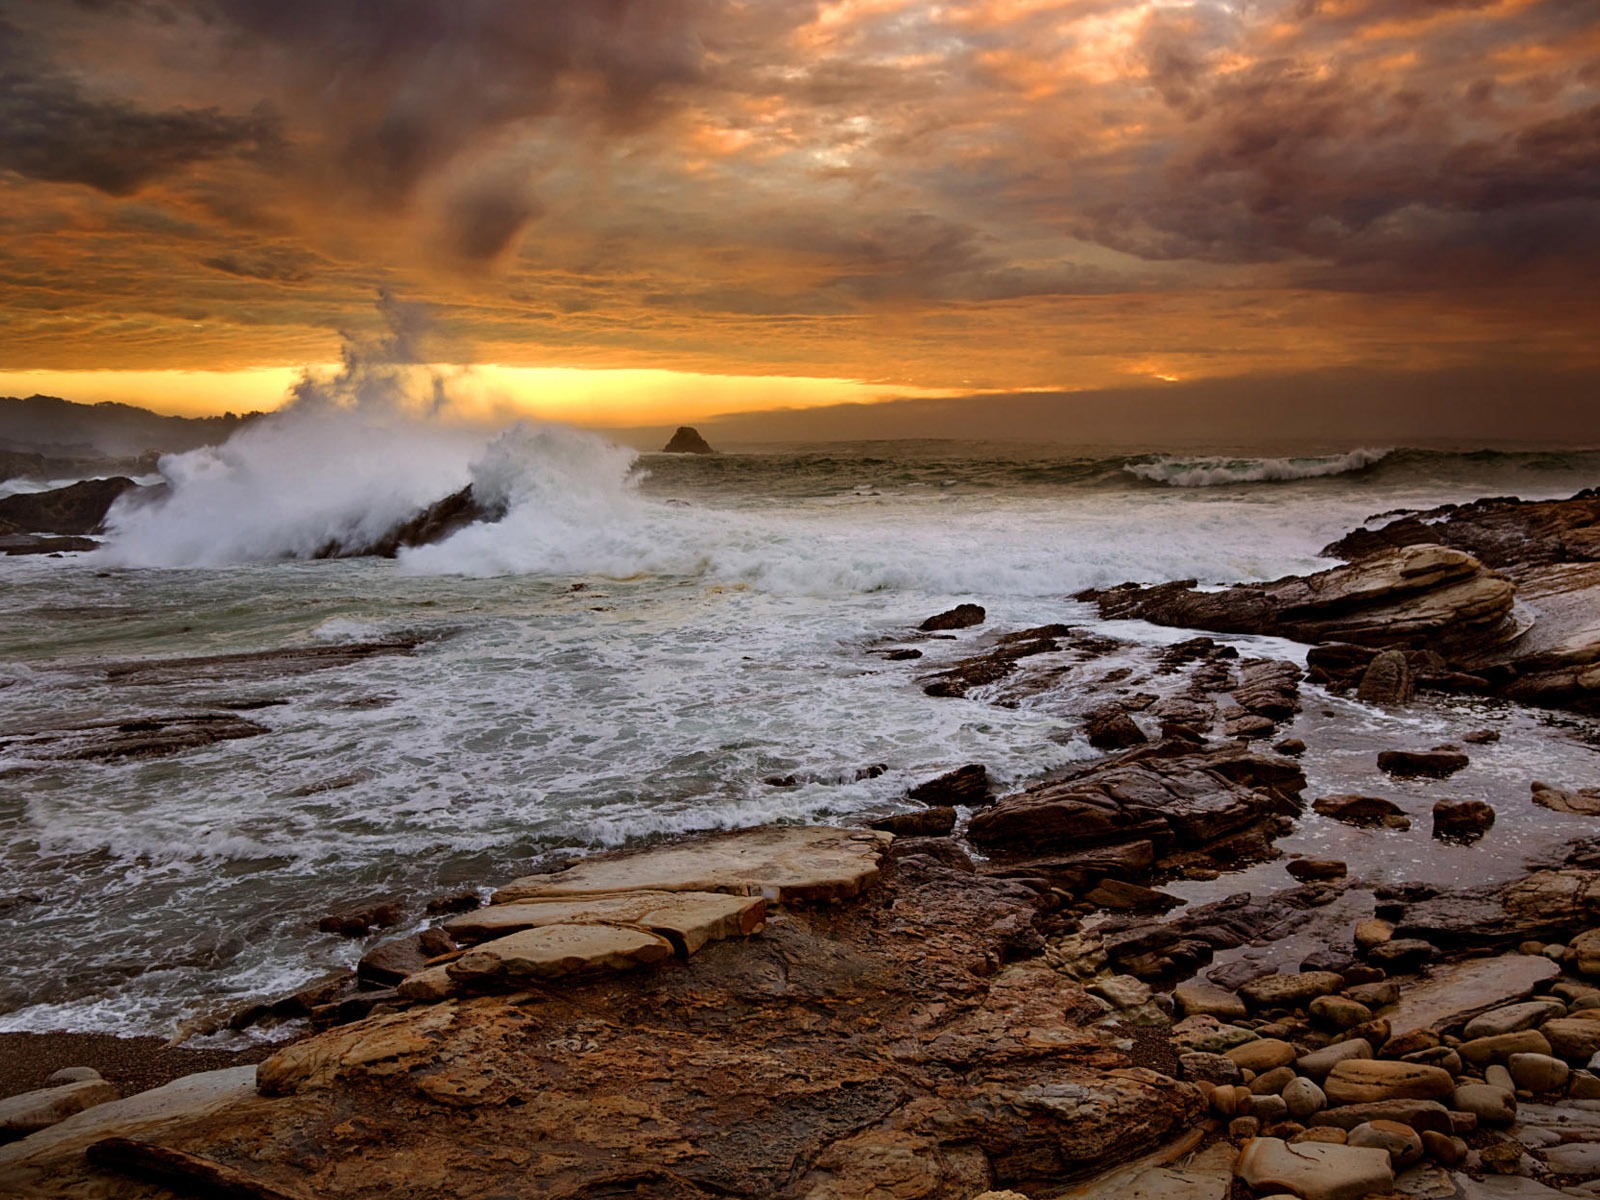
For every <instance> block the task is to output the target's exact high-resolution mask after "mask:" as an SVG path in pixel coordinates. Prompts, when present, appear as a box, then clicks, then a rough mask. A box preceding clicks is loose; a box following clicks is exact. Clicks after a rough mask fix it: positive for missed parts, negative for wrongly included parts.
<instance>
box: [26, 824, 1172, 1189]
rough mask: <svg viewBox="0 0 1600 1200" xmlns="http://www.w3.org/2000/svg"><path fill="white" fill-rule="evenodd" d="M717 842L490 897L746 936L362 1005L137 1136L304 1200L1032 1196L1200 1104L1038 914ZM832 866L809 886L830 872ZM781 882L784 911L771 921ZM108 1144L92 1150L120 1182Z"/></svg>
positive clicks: (912, 864)
mask: <svg viewBox="0 0 1600 1200" xmlns="http://www.w3.org/2000/svg"><path fill="white" fill-rule="evenodd" d="M789 832H790V833H791V834H793V833H794V831H793V830H790V831H789ZM833 832H834V833H835V834H840V833H851V834H853V836H855V837H861V836H863V835H862V834H861V832H860V831H833ZM807 836H808V837H813V835H809V834H808V835H807ZM865 836H866V837H868V838H870V839H871V840H870V841H869V842H854V843H850V844H851V845H853V846H855V847H857V848H858V850H859V848H860V847H864V846H876V847H877V853H876V857H880V858H881V855H882V851H883V849H884V846H885V843H884V841H883V840H882V839H880V838H877V837H876V836H875V835H870V834H868V835H865ZM740 841H741V839H739V838H737V837H736V838H733V839H732V840H731V843H730V842H729V839H726V838H711V839H706V840H703V841H700V842H695V843H685V844H680V845H676V846H670V847H665V848H660V849H656V850H651V851H646V852H643V853H640V854H637V855H633V856H628V857H631V858H632V860H633V861H632V863H631V865H629V864H628V860H627V858H625V857H623V856H614V857H609V858H607V859H605V860H602V861H600V862H592V863H591V864H588V865H587V866H585V864H579V866H578V867H575V868H572V869H571V870H570V871H568V872H558V873H554V874H552V875H548V876H544V877H540V878H539V879H538V880H537V881H535V882H528V881H524V882H523V883H522V884H521V885H519V887H518V888H517V889H516V891H517V893H519V894H518V895H517V896H516V902H517V904H518V905H521V904H524V903H526V902H527V900H528V898H529V896H528V893H529V890H530V889H541V890H542V889H548V888H551V887H554V888H558V889H561V890H562V891H563V892H564V893H565V894H566V895H567V896H573V895H581V896H587V897H589V898H590V900H594V899H598V896H597V895H596V893H597V892H605V893H606V894H609V895H611V896H613V897H614V896H615V895H616V894H617V893H616V891H615V890H614V889H615V888H616V887H619V886H633V885H635V884H637V883H638V882H639V881H641V880H650V881H653V882H655V883H656V884H661V883H663V882H664V881H667V880H669V879H670V880H676V881H678V882H680V883H682V884H683V885H684V886H688V885H689V884H690V883H693V884H694V885H695V888H696V890H700V889H701V888H702V887H703V886H704V885H706V884H707V883H708V882H720V883H721V884H722V885H723V886H724V888H725V889H726V891H724V892H723V893H722V894H724V895H735V894H738V895H750V896H771V897H775V898H778V899H776V900H775V901H774V902H775V903H777V904H778V907H776V908H771V909H769V911H768V914H767V924H766V926H765V929H764V930H763V931H762V932H761V933H759V934H758V935H756V936H754V937H750V938H741V939H731V940H724V941H719V942H713V943H710V944H707V945H705V946H704V947H703V948H702V949H701V950H700V951H699V953H697V954H695V955H694V956H693V957H691V958H688V959H684V958H681V957H678V956H676V955H668V956H667V957H665V958H663V959H662V960H661V961H660V962H659V963H656V964H654V965H652V966H649V967H647V968H645V969H643V970H634V971H630V972H629V973H627V974H625V975H598V976H589V977H584V976H577V977H569V978H566V979H563V980H560V981H559V982H558V983H556V984H553V985H552V984H550V983H538V982H531V981H520V982H518V984H517V985H516V986H517V987H518V988H519V989H520V990H518V991H516V992H514V993H513V994H511V995H484V996H474V997H466V998H459V997H458V998H450V999H446V1000H443V1001H441V1002H438V1003H431V1004H420V1005H416V1006H413V1007H411V1008H408V1009H405V1010H403V1011H391V1012H387V1013H381V1012H380V1013H377V1014H374V1015H373V1016H372V1017H369V1018H367V1019H365V1020H363V1021H360V1022H357V1023H355V1024H351V1025H347V1026H344V1027H341V1028H339V1029H335V1030H332V1031H329V1032H327V1033H324V1034H321V1035H318V1036H316V1037H313V1038H310V1039H307V1040H305V1041H302V1042H298V1043H295V1044H294V1045H292V1046H290V1047H288V1048H286V1049H285V1050H283V1051H280V1052H279V1053H278V1054H277V1055H276V1056H274V1057H273V1058H271V1059H269V1060H267V1061H266V1062H265V1063H263V1064H261V1067H260V1069H259V1076H258V1079H259V1092H260V1095H259V1096H256V1097H241V1098H239V1099H238V1100H237V1101H236V1102H235V1103H234V1104H233V1105H232V1106H230V1107H228V1108H224V1109H222V1110H221V1111H208V1112H206V1113H205V1115H203V1116H201V1117H198V1118H197V1119H194V1120H192V1121H189V1122H186V1123H185V1122H177V1123H168V1124H165V1125H163V1126H162V1127H161V1128H159V1129H158V1130H155V1131H151V1132H148V1133H146V1134H144V1135H142V1138H143V1140H144V1142H145V1143H146V1144H147V1145H149V1146H153V1147H155V1148H156V1151H158V1152H159V1153H156V1154H155V1157H157V1158H162V1159H163V1161H167V1162H170V1163H174V1164H179V1165H180V1166H181V1167H184V1169H189V1168H194V1169H197V1170H201V1171H203V1172H207V1173H210V1172H216V1171H220V1173H221V1174H220V1175H219V1176H215V1177H220V1178H226V1179H230V1180H233V1181H235V1183H236V1184H237V1183H239V1182H240V1181H243V1182H244V1183H247V1184H248V1185H249V1186H255V1187H260V1188H262V1189H266V1190H271V1189H276V1190H277V1192H278V1193H280V1194H287V1195H296V1196H301V1195H307V1196H309V1195H315V1196H318V1197H320V1198H323V1200H342V1198H345V1197H356V1196H370V1195H375V1194H379V1193H382V1194H391V1195H422V1194H430V1195H441V1194H448V1195H450V1196H451V1197H453V1198H459V1200H476V1198H480V1197H481V1198H485V1200H487V1198H488V1197H491V1196H527V1197H534V1196H562V1197H570V1198H573V1200H599V1198H600V1197H604V1196H617V1195H622V1194H627V1195H633V1196H647V1197H658V1198H662V1200H666V1198H672V1200H710V1198H711V1197H719V1198H727V1197H749V1198H752V1200H753V1198H755V1197H776V1198H793V1200H800V1198H802V1197H804V1198H807V1200H846V1198H847V1197H860V1196H868V1195H905V1196H918V1197H925V1198H927V1200H969V1198H970V1197H972V1196H975V1195H978V1194H980V1193H982V1192H984V1191H985V1190H988V1189H991V1188H996V1189H1003V1188H1015V1189H1017V1190H1019V1191H1020V1192H1022V1193H1023V1194H1025V1195H1026V1194H1036V1193H1037V1190H1038V1188H1040V1187H1044V1186H1049V1187H1055V1188H1059V1185H1060V1184H1061V1182H1062V1181H1066V1180H1071V1179H1073V1178H1077V1177H1081V1176H1084V1175H1087V1174H1090V1173H1092V1172H1094V1171H1096V1170H1097V1169H1102V1168H1104V1167H1107V1166H1110V1165H1116V1164H1121V1163H1123V1162H1125V1161H1127V1160H1128V1159H1129V1158H1130V1157H1131V1156H1133V1155H1137V1154H1138V1153H1139V1152H1141V1151H1142V1150H1145V1149H1148V1148H1150V1147H1152V1146H1155V1145H1156V1144H1158V1143H1161V1142H1163V1141H1166V1140H1168V1139H1172V1138H1176V1137H1178V1136H1179V1135H1181V1134H1183V1133H1185V1132H1186V1131H1187V1130H1188V1129H1189V1128H1190V1127H1191V1126H1192V1125H1193V1124H1194V1123H1195V1122H1196V1121H1197V1120H1198V1118H1199V1116H1200V1110H1201V1097H1200V1093H1199V1091H1198V1090H1197V1089H1196V1088H1195V1087H1194V1086H1193V1085H1190V1084H1186V1083H1180V1082H1177V1081H1176V1080H1174V1079H1172V1078H1170V1077H1168V1076H1165V1075H1161V1074H1157V1073H1156V1072H1154V1071H1150V1070H1147V1069H1143V1068H1140V1067H1137V1066H1134V1065H1133V1063H1132V1062H1131V1060H1130V1059H1129V1058H1128V1057H1127V1055H1126V1053H1125V1052H1124V1051H1123V1050H1119V1049H1117V1048H1116V1047H1114V1046H1112V1045H1110V1044H1109V1042H1108V1041H1107V1040H1105V1039H1103V1038H1102V1037H1101V1036H1098V1035H1096V1034H1094V1033H1093V1032H1090V1031H1088V1030H1087V1029H1086V1028H1085V1026H1086V1024H1087V1023H1088V1022H1090V1021H1092V1020H1094V1019H1096V1018H1097V1017H1098V1016H1099V1014H1100V1013H1101V1012H1102V1011H1103V1010H1104V1003H1103V1002H1101V1001H1098V1000H1094V999H1091V998H1090V997H1089V996H1088V995H1087V994H1086V993H1085V992H1083V990H1082V989H1081V988H1080V987H1079V986H1078V985H1076V984H1074V983H1072V982H1071V981H1069V980H1066V979H1064V978H1063V977H1062V976H1061V975H1060V974H1058V973H1057V972H1056V971H1053V970H1051V969H1050V968H1049V967H1048V966H1047V965H1045V964H1044V963H1043V962H1042V961H1041V960H1040V959H1039V958H1038V957H1037V955H1038V953H1039V950H1040V949H1041V948H1042V945H1043V941H1042V938H1041V937H1040V935H1039V934H1038V932H1037V930H1036V928H1035V926H1036V924H1037V923H1038V922H1039V921H1040V920H1041V918H1042V917H1043V915H1044V913H1045V912H1046V910H1047V909H1048V907H1049V905H1050V900H1049V897H1048V895H1041V894H1040V893H1039V892H1038V891H1036V890H1035V889H1033V888H1030V887H1026V886H1023V885H1021V884H1018V883H1015V882H1012V881H1009V880H1004V879H997V878H991V877H987V876H984V875H981V874H975V873H974V872H973V871H972V869H971V865H970V864H966V865H964V866H963V865H961V864H960V863H959V862H952V863H948V864H947V863H943V862H939V861H935V860H934V859H933V858H930V857H928V856H926V855H923V854H919V853H916V852H914V851H915V849H916V846H915V844H914V843H912V844H908V847H909V848H908V849H904V850H902V849H900V848H898V847H897V848H896V850H895V852H894V853H893V854H892V855H891V856H890V858H889V859H888V860H886V861H882V862H879V863H878V864H877V867H876V868H875V870H874V872H873V874H874V875H879V876H881V877H879V878H877V879H876V880H875V881H874V880H873V879H870V878H865V877H861V876H857V877H856V881H857V883H858V884H859V887H861V888H866V889H868V894H867V895H865V896H864V897H862V898H857V899H852V900H850V901H848V902H843V901H841V902H836V903H833V904H831V905H826V906H820V907H819V906H817V901H818V900H819V899H820V898H821V897H822V896H823V895H828V896H841V895H848V894H849V891H850V889H849V888H845V889H844V890H843V891H841V890H840V885H839V884H838V883H836V882H831V883H824V882H818V883H817V884H816V885H815V886H812V885H805V886H802V885H801V884H800V883H799V882H798V881H797V874H796V869H797V868H798V865H799V862H800V856H799V855H798V853H797V854H795V855H790V856H787V857H786V858H782V860H781V862H780V856H777V855H775V854H773V853H771V850H772V847H770V846H769V847H766V848H765V849H758V848H756V847H755V846H753V845H747V846H745V847H744V849H745V850H748V851H749V853H742V852H735V851H732V850H730V849H729V845H730V844H731V845H732V846H735V847H736V846H738V845H739V843H740ZM724 843H728V844H724ZM814 844H816V845H818V846H820V847H824V848H826V847H827V846H829V845H830V844H831V845H834V847H835V850H837V851H839V852H841V853H842V852H843V850H844V845H843V844H841V843H830V841H829V840H828V838H826V837H824V836H823V835H820V834H818V835H814ZM701 851H704V852H706V853H707V854H708V855H709V857H708V858H707V859H706V861H705V862H704V863H701V864H700V865H698V866H697V865H695V860H696V856H697V854H698V852H701ZM663 854H665V855H666V857H665V858H663V857H661V856H662V855H663ZM831 854H832V852H830V855H831ZM758 859H764V860H770V865H772V866H774V867H776V868H777V871H776V873H771V872H768V871H766V870H764V869H763V868H762V867H760V866H759V865H758V863H757V860H758ZM839 866H840V860H839V859H838V858H837V857H829V858H828V859H827V861H825V862H823V863H822V864H821V868H820V871H819V872H814V874H817V875H818V878H819V881H820V880H836V879H837V878H838V877H839V876H840V875H841V872H840V870H839ZM563 877H564V878H563ZM791 889H792V890H793V892H794V894H796V895H798V896H800V897H801V898H803V899H807V900H808V901H809V903H808V904H807V905H804V906H800V907H795V906H791V905H787V904H784V903H783V899H782V898H785V897H787V896H788V895H790V893H791ZM676 894H677V895H679V896H682V895H684V893H683V892H681V891H678V892H676ZM590 900H586V901H585V902H586V903H587V902H590ZM563 902H565V901H563ZM509 906H510V905H509V904H508V905H506V906H504V907H509ZM497 907H501V906H497ZM543 928H551V927H549V926H546V927H543ZM555 928H562V927H560V926H557V927H555ZM514 936H521V935H514ZM485 944H486V945H490V944H493V943H492V942H491V943H485ZM468 953H469V954H470V953H472V952H471V951H469V952H468ZM459 961H460V962H462V963H465V962H466V957H465V956H463V957H462V958H461V959H460V960H459ZM121 1149H126V1148H125V1147H121V1148H119V1147H118V1146H108V1147H106V1148H105V1153H104V1154H101V1153H100V1152H98V1151H97V1152H95V1156H96V1159H97V1161H100V1162H102V1163H104V1164H106V1165H111V1166H115V1165H117V1164H119V1163H120V1164H125V1165H126V1168H127V1169H136V1163H135V1160H136V1159H138V1158H139V1156H137V1155H136V1156H133V1158H127V1157H122V1156H120V1150H121ZM113 1151H116V1153H113ZM145 1157H146V1158H148V1157H149V1154H146V1155H145ZM185 1165H186V1166H185ZM91 1172H92V1169H91V1168H90V1167H88V1166H87V1165H86V1164H85V1162H84V1160H83V1159H82V1157H81V1153H80V1154H79V1155H78V1156H77V1157H72V1156H66V1155H56V1156H53V1157H45V1158H40V1157H29V1156H18V1157H16V1158H13V1159H12V1160H11V1161H10V1162H9V1163H7V1164H6V1165H5V1166H0V1190H4V1189H6V1188H8V1187H9V1188H12V1189H15V1190H18V1191H22V1192H23V1193H24V1194H32V1193H31V1192H30V1191H29V1189H34V1190H43V1189H45V1188H51V1189H56V1190H58V1191H60V1190H67V1191H70V1190H72V1189H75V1188H82V1187H84V1186H92V1185H90V1184H89V1183H88V1181H89V1180H90V1179H91V1178H94V1176H92V1173H91ZM98 1178H99V1179H101V1180H103V1179H104V1177H103V1176H101V1177H98ZM196 1178H198V1176H196ZM128 1186H129V1190H128V1191H127V1192H126V1194H127V1195H146V1194H153V1193H147V1192H145V1191H143V1190H138V1189H135V1188H134V1187H133V1186H132V1185H128ZM266 1190H264V1191H263V1192H262V1194H267V1191H266Z"/></svg>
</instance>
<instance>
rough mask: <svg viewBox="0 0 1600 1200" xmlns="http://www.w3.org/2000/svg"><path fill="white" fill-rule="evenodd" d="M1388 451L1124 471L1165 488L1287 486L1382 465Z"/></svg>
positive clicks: (1159, 463)
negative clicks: (1247, 485) (1303, 480)
mask: <svg viewBox="0 0 1600 1200" xmlns="http://www.w3.org/2000/svg"><path fill="white" fill-rule="evenodd" d="M1391 453H1393V451H1391V450H1352V451H1350V452H1349V453H1348V454H1326V455H1316V456H1309V457H1303V458H1228V457H1223V456H1220V455H1207V456H1203V457H1192V458H1191V457H1179V456H1176V455H1161V456H1159V457H1157V458H1155V459H1152V460H1150V461H1148V462H1133V463H1129V464H1128V465H1127V466H1126V467H1124V470H1126V471H1127V472H1128V474H1130V475H1133V476H1136V477H1137V478H1139V479H1148V480H1150V481H1151V482H1152V483H1164V484H1166V485H1167V486H1168V487H1181V488H1202V487H1227V486H1231V485H1236V484H1245V483H1288V482H1291V481H1294V480H1299V479H1326V478H1328V477H1329V476H1333V475H1346V474H1350V473H1352V472H1356V471H1365V470H1366V469H1367V468H1368V467H1372V466H1375V465H1376V464H1378V463H1381V462H1382V461H1383V460H1384V459H1386V458H1387V457H1389V455H1390V454H1391Z"/></svg>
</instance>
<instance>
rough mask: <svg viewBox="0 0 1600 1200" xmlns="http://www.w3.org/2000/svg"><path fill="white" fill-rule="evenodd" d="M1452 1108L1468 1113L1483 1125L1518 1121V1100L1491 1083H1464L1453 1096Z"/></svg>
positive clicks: (1451, 1099) (1510, 1093) (1451, 1098)
mask: <svg viewBox="0 0 1600 1200" xmlns="http://www.w3.org/2000/svg"><path fill="white" fill-rule="evenodd" d="M1450 1107H1451V1108H1453V1109H1455V1110H1456V1111H1457V1112H1468V1113H1471V1114H1472V1115H1473V1116H1475V1117H1477V1118H1478V1122H1479V1124H1482V1125H1497V1126H1499V1125H1509V1124H1511V1123H1512V1122H1513V1121H1515V1120H1516V1119H1517V1098H1516V1096H1515V1095H1514V1094H1513V1093H1512V1092H1510V1091H1508V1090H1506V1089H1505V1088H1502V1087H1496V1086H1495V1085H1493V1084H1489V1083H1464V1084H1462V1085H1461V1086H1460V1087H1458V1088H1456V1090H1455V1091H1454V1092H1453V1093H1452V1094H1451V1097H1450Z"/></svg>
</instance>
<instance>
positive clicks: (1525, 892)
mask: <svg viewBox="0 0 1600 1200" xmlns="http://www.w3.org/2000/svg"><path fill="white" fill-rule="evenodd" d="M1400 907H1401V908H1402V912H1401V915H1400V917H1399V918H1398V920H1397V922H1396V923H1397V925H1398V926H1399V927H1400V932H1401V933H1402V934H1404V935H1406V936H1416V937H1424V938H1427V939H1428V940H1429V941H1431V942H1434V943H1436V944H1438V945H1445V946H1462V947H1468V946H1470V947H1472V948H1474V949H1476V950H1479V951H1480V952H1481V950H1483V949H1485V948H1492V947H1499V946H1516V945H1519V944H1520V943H1522V942H1524V941H1527V940H1529V939H1535V940H1545V941H1548V940H1550V938H1551V936H1552V935H1560V936H1565V935H1566V934H1567V933H1570V932H1571V931H1572V930H1574V929H1585V928H1588V927H1590V926H1593V925H1597V924H1600V871H1596V870H1594V869H1591V868H1586V867H1562V868H1556V869H1547V870H1540V871H1535V872H1534V873H1533V874H1531V875H1529V876H1527V877H1526V878H1524V879H1520V880H1517V881H1516V882H1514V883H1509V884H1501V885H1497V886H1492V887H1487V888H1465V889H1462V890H1460V891H1432V890H1431V889H1430V890H1428V891H1426V892H1424V893H1423V894H1422V895H1421V896H1419V897H1418V898H1416V899H1413V900H1407V901H1405V902H1404V903H1403V904H1402V905H1401V906H1400ZM1520 957H1522V958H1523V959H1524V960H1525V961H1526V962H1527V963H1528V964H1536V963H1537V961H1538V956H1535V955H1523V956H1520ZM1520 969H1521V970H1532V969H1537V968H1536V966H1533V965H1530V966H1526V967H1523V968H1520Z"/></svg>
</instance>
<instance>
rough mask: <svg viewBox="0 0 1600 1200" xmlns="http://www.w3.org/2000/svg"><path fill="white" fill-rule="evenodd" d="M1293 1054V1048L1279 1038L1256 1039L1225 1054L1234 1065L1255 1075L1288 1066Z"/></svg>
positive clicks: (1293, 1057)
mask: <svg viewBox="0 0 1600 1200" xmlns="http://www.w3.org/2000/svg"><path fill="white" fill-rule="evenodd" d="M1295 1054H1296V1051H1295V1048H1294V1047H1293V1046H1291V1045H1290V1044H1289V1043H1288V1042H1285V1041H1283V1040H1281V1039H1279V1038H1257V1039H1256V1040H1255V1041H1253V1042H1246V1043H1245V1044H1244V1045H1242V1046H1235V1047H1234V1048H1233V1049H1232V1050H1229V1051H1228V1052H1227V1055H1228V1057H1229V1058H1230V1059H1232V1060H1233V1062H1234V1065H1236V1066H1237V1067H1239V1068H1240V1069H1241V1070H1245V1071H1254V1072H1256V1073H1257V1074H1260V1073H1261V1072H1263V1071H1270V1070H1272V1069H1274V1068H1275V1067H1285V1066H1288V1065H1289V1064H1290V1063H1292V1062H1293V1061H1294V1060H1295Z"/></svg>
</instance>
